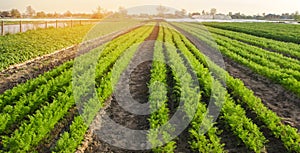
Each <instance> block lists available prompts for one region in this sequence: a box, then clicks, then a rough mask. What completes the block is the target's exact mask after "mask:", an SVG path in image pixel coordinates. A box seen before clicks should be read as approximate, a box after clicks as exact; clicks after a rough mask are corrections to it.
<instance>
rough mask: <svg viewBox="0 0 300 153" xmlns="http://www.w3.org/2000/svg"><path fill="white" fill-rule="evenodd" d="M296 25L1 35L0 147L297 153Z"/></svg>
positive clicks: (93, 28) (138, 25)
mask: <svg viewBox="0 0 300 153" xmlns="http://www.w3.org/2000/svg"><path fill="white" fill-rule="evenodd" d="M299 31H300V27H299V25H285V24H279V23H214V22H209V23H194V22H166V21H162V20H151V21H143V22H141V21H138V20H134V21H132V22H117V21H114V22H100V23H99V24H97V25H84V26H75V27H67V28H59V29H54V28H48V29H40V30H37V31H27V32H25V33H20V34H14V35H5V36H0V71H1V72H0V78H1V80H2V81H0V84H1V85H0V89H1V90H0V123H1V124H0V152H3V153H4V152H11V153H17V152H20V153H23V152H47V153H50V152H51V153H52V152H64V153H65V152H66V153H74V152H76V153H79V152H128V153H129V152H145V153H149V152H155V153H172V152H175V153H177V152H178V153H179V152H201V153H212V152H213V153H215V152H216V153H223V152H255V153H260V152H265V153H271V152H299V153H300V133H299V129H300V105H299V104H300V61H299V59H300V44H299V43H300V42H299ZM71 46H72V48H71V49H67V50H66V49H64V48H67V47H71ZM62 49H64V50H62ZM60 50H62V51H60ZM128 94H129V96H128ZM123 101H124V102H123ZM128 131H129V132H128ZM137 131H142V132H141V133H142V135H138V132H137Z"/></svg>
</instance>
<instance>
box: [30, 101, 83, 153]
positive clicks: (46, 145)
mask: <svg viewBox="0 0 300 153" xmlns="http://www.w3.org/2000/svg"><path fill="white" fill-rule="evenodd" d="M76 115H78V110H77V108H76V107H73V108H71V109H70V110H69V112H68V114H66V115H65V117H64V118H63V119H62V120H61V121H60V122H59V123H57V124H56V125H55V127H54V128H53V129H52V131H51V132H50V134H49V137H48V138H45V139H44V140H42V141H41V143H40V145H39V146H38V147H37V148H36V149H35V150H37V151H38V152H43V153H51V148H52V147H54V145H55V144H56V142H57V140H58V139H59V138H60V135H61V134H62V133H64V132H65V131H68V129H69V126H70V125H71V123H72V121H73V120H74V117H75V116H76Z"/></svg>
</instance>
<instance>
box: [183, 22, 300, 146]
mask: <svg viewBox="0 0 300 153" xmlns="http://www.w3.org/2000/svg"><path fill="white" fill-rule="evenodd" d="M178 29H179V28H178ZM179 31H180V32H181V33H183V34H184V35H185V36H186V37H187V38H188V39H189V40H190V41H191V42H192V43H194V45H195V46H196V47H197V48H198V49H199V50H201V51H202V52H203V53H204V54H205V55H207V56H208V57H212V58H213V57H214V55H213V54H214V53H213V52H211V50H212V49H209V48H207V45H206V44H205V43H203V42H201V41H200V40H198V39H197V38H196V37H195V36H193V35H191V34H189V33H187V32H185V31H183V30H181V29H179ZM213 59H216V58H213ZM223 59H224V63H223V64H222V63H221V62H220V61H216V63H218V62H219V65H220V66H224V64H225V68H226V70H227V71H228V72H229V73H230V75H231V76H233V77H235V78H239V79H241V80H242V81H243V82H244V84H245V86H246V87H248V88H249V89H251V90H252V91H254V94H255V95H256V96H258V97H259V98H261V99H262V102H263V103H264V104H265V105H266V106H267V107H268V108H269V109H271V110H272V111H274V112H275V113H277V115H278V116H279V117H281V118H282V122H283V123H285V124H289V125H291V126H293V127H296V128H298V129H299V128H300V117H299V116H300V111H299V105H300V99H299V98H298V97H297V96H296V95H295V94H293V93H291V92H290V91H288V90H286V89H284V88H283V87H282V86H280V85H278V84H274V83H273V82H272V81H270V80H269V79H267V78H265V77H263V76H260V75H258V74H256V73H254V72H253V71H251V70H250V69H249V68H247V67H244V66H242V65H239V64H237V63H235V62H234V61H232V60H231V59H229V58H226V57H223ZM244 108H245V109H246V111H247V116H248V117H250V118H251V119H252V120H254V122H255V123H256V124H257V125H258V126H259V127H260V128H261V131H262V132H263V133H264V135H265V137H266V138H267V139H268V140H269V143H267V144H266V151H267V152H278V151H279V152H280V151H283V152H285V151H286V149H285V148H284V147H283V144H282V142H281V141H280V140H279V139H277V138H275V137H274V136H273V135H272V134H271V131H270V130H268V129H267V128H266V127H265V125H264V124H263V123H261V122H259V121H258V120H257V119H256V116H255V114H254V115H253V114H252V115H251V112H250V111H249V110H247V108H246V107H244ZM219 128H221V129H222V130H224V128H222V127H219ZM224 131H226V130H224ZM224 134H225V135H224ZM226 135H227V132H226V133H224V132H223V134H222V135H221V138H222V140H223V142H224V143H225V144H227V143H228V144H231V141H233V140H234V138H233V137H232V138H230V139H229V138H227V136H226ZM224 140H225V141H224ZM230 146H231V145H229V146H228V145H227V146H225V148H226V149H227V150H228V151H229V152H236V151H237V150H235V149H237V148H236V147H234V146H232V147H234V148H230Z"/></svg>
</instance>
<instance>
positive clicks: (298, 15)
mask: <svg viewBox="0 0 300 153" xmlns="http://www.w3.org/2000/svg"><path fill="white" fill-rule="evenodd" d="M294 19H295V20H296V21H300V14H299V11H296V13H295V15H294Z"/></svg>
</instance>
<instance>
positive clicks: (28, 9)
mask: <svg viewBox="0 0 300 153" xmlns="http://www.w3.org/2000/svg"><path fill="white" fill-rule="evenodd" d="M26 14H27V16H28V17H33V16H34V15H35V10H34V9H33V8H32V7H31V6H30V5H29V6H27V7H26Z"/></svg>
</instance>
